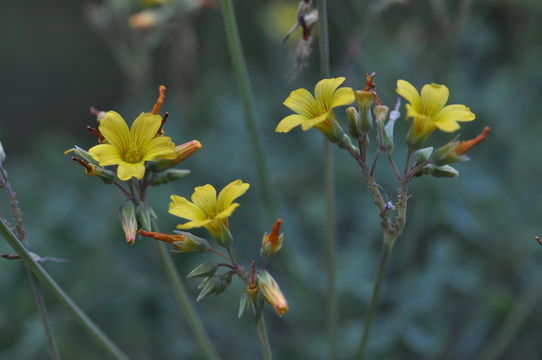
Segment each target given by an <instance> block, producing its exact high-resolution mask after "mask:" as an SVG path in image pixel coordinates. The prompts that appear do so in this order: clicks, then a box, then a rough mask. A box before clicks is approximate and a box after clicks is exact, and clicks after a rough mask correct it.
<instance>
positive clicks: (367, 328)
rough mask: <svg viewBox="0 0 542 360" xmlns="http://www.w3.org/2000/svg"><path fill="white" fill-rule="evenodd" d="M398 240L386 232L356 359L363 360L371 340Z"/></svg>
mask: <svg viewBox="0 0 542 360" xmlns="http://www.w3.org/2000/svg"><path fill="white" fill-rule="evenodd" d="M395 239H397V236H396V235H392V234H390V233H388V232H386V231H384V241H383V244H382V252H381V254H380V260H379V262H378V270H377V273H376V277H375V281H374V285H373V292H372V294H371V300H370V301H369V306H368V308H367V311H366V313H365V319H364V320H363V331H362V335H361V340H360V344H359V348H358V352H357V354H356V359H358V360H361V359H363V356H364V353H365V347H366V346H367V340H368V339H369V334H370V332H371V326H372V324H373V318H374V315H375V312H376V306H377V304H378V298H379V296H380V287H381V285H382V283H383V280H384V275H385V273H386V269H387V267H388V261H389V259H390V254H391V251H392V249H393V244H394V243H395Z"/></svg>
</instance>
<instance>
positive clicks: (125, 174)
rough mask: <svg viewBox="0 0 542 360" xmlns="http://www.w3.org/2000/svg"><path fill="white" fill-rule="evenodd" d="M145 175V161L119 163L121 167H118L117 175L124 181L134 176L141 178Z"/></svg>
mask: <svg viewBox="0 0 542 360" xmlns="http://www.w3.org/2000/svg"><path fill="white" fill-rule="evenodd" d="M143 175H145V165H144V164H143V162H139V163H129V162H125V161H122V162H120V163H119V167H118V169H117V176H118V177H119V179H121V180H122V181H128V180H130V179H131V178H132V177H135V178H136V179H138V180H140V179H142V178H143Z"/></svg>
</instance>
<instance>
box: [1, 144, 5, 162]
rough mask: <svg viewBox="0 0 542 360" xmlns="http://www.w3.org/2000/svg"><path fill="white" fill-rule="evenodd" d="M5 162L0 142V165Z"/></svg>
mask: <svg viewBox="0 0 542 360" xmlns="http://www.w3.org/2000/svg"><path fill="white" fill-rule="evenodd" d="M5 160H6V152H5V151H4V147H3V146H2V142H0V164H2V163H3V162H4V161H5Z"/></svg>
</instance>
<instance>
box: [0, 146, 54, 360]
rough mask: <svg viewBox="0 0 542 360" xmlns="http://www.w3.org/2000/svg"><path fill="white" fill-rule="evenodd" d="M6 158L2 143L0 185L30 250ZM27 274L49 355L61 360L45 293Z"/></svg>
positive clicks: (17, 232)
mask: <svg viewBox="0 0 542 360" xmlns="http://www.w3.org/2000/svg"><path fill="white" fill-rule="evenodd" d="M5 158H6V156H5V152H4V149H3V148H2V144H1V143H0V184H1V185H2V187H3V188H4V189H5V191H6V194H7V196H8V198H9V203H10V205H11V211H12V213H13V217H14V218H15V224H16V225H15V231H16V234H17V236H18V237H19V238H21V240H22V243H23V246H25V247H26V248H28V238H27V237H26V229H25V226H24V222H23V213H22V211H21V208H20V207H19V203H18V201H17V197H16V195H15V192H14V191H13V189H12V188H11V183H10V182H9V179H8V174H7V171H6V170H5V169H4V166H3V162H4V160H5ZM0 215H1V214H0ZM0 218H1V216H0ZM27 272H28V277H29V280H30V287H31V289H32V296H33V297H34V301H35V303H36V308H37V310H38V315H39V318H40V320H41V323H42V326H43V331H44V332H45V337H46V339H47V345H48V347H49V353H50V355H51V359H53V360H57V359H60V353H59V352H58V347H57V345H56V340H55V336H54V334H53V330H52V329H51V324H50V322H49V314H48V312H47V306H46V305H45V301H44V300H43V293H42V291H41V288H40V285H39V281H38V279H37V278H36V276H35V275H34V274H33V273H32V272H31V271H30V270H29V269H28V268H27Z"/></svg>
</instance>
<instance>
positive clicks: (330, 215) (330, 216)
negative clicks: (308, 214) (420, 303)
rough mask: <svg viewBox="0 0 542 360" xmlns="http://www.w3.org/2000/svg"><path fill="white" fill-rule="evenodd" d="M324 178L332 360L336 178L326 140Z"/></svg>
mask: <svg viewBox="0 0 542 360" xmlns="http://www.w3.org/2000/svg"><path fill="white" fill-rule="evenodd" d="M324 141H325V144H324V176H325V180H324V181H325V184H324V186H325V204H326V221H325V225H324V237H325V239H324V244H325V258H326V275H327V276H326V288H327V291H326V297H327V299H326V303H327V328H328V337H329V351H330V359H336V358H337V320H338V313H339V311H338V304H337V287H336V281H335V278H336V251H335V244H336V238H335V177H334V171H333V168H334V163H333V154H332V151H331V145H332V144H331V143H329V142H328V141H327V140H324Z"/></svg>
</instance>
